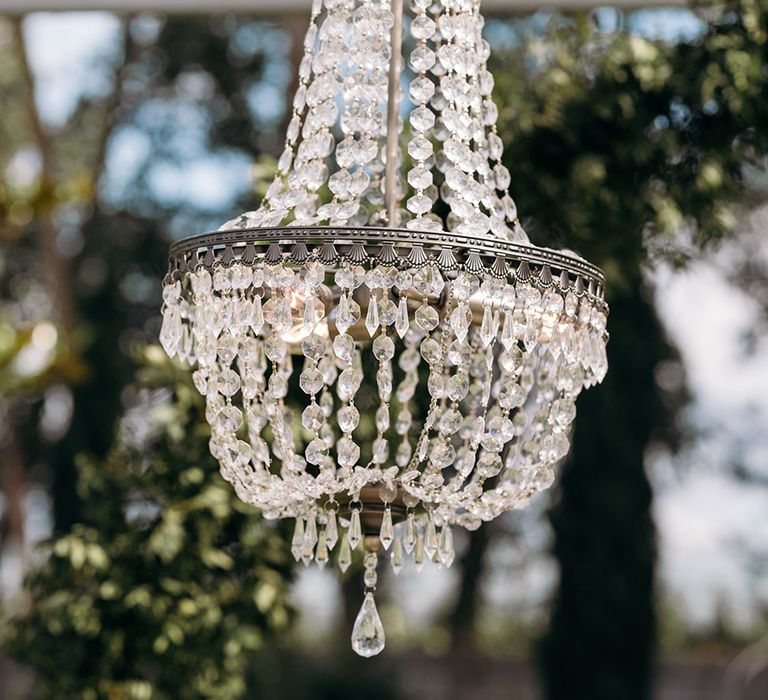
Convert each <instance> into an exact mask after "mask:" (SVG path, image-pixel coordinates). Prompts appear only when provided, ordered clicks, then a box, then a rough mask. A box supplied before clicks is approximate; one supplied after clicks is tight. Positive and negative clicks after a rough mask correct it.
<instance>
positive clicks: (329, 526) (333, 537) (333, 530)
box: [325, 512, 339, 550]
mask: <svg viewBox="0 0 768 700" xmlns="http://www.w3.org/2000/svg"><path fill="white" fill-rule="evenodd" d="M338 541H339V530H338V527H337V524H336V513H334V512H330V513H328V520H327V521H326V523H325V542H326V544H327V545H328V549H329V550H330V549H333V548H334V547H335V546H336V543H337V542H338Z"/></svg>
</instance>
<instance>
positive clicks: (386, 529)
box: [379, 506, 394, 549]
mask: <svg viewBox="0 0 768 700" xmlns="http://www.w3.org/2000/svg"><path fill="white" fill-rule="evenodd" d="M393 537H394V533H393V531H392V509H391V508H390V507H389V506H387V508H386V510H385V511H384V516H383V517H382V519H381V530H380V531H379V540H380V541H381V544H382V546H383V547H384V549H389V545H391V544H392V538H393Z"/></svg>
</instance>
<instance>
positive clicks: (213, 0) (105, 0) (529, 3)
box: [0, 0, 689, 15]
mask: <svg viewBox="0 0 768 700" xmlns="http://www.w3.org/2000/svg"><path fill="white" fill-rule="evenodd" d="M688 4H689V3H688V1H687V0H612V1H610V2H606V0H553V1H552V2H548V1H547V0H544V1H543V2H537V1H536V0H483V9H484V10H485V11H486V12H487V13H488V14H494V15H499V14H515V13H521V12H531V11H535V10H541V9H547V8H552V9H561V10H577V9H591V8H595V7H605V6H606V5H610V6H611V7H616V8H619V9H639V8H644V7H687V6H688ZM309 6H310V0H0V15H20V14H27V13H30V12H73V11H74V12H76V11H94V10H101V11H104V12H117V13H121V14H127V13H134V12H158V13H161V14H189V15H192V14H211V13H219V12H241V13H246V14H253V15H284V14H286V13H306V14H308V13H309Z"/></svg>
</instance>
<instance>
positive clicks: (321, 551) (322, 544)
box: [315, 528, 328, 569]
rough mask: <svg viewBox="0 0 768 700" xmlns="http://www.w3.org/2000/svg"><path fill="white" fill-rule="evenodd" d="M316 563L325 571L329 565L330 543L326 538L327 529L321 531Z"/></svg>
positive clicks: (318, 539)
mask: <svg viewBox="0 0 768 700" xmlns="http://www.w3.org/2000/svg"><path fill="white" fill-rule="evenodd" d="M315 561H316V562H317V565H318V566H319V567H320V568H321V569H324V568H325V565H326V564H327V563H328V542H327V540H326V536H325V528H322V529H321V530H320V534H319V535H318V538H317V549H316V550H315Z"/></svg>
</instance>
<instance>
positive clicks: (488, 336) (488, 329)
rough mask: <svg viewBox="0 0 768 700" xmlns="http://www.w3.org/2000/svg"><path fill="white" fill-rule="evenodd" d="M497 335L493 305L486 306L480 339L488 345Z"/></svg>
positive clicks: (484, 344) (485, 345)
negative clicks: (492, 310)
mask: <svg viewBox="0 0 768 700" xmlns="http://www.w3.org/2000/svg"><path fill="white" fill-rule="evenodd" d="M494 335H495V328H494V324H493V313H492V312H491V307H490V306H486V307H485V311H483V321H482V323H481V324H480V340H482V341H483V346H484V347H488V346H489V345H490V344H491V341H492V340H493V337H494Z"/></svg>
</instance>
